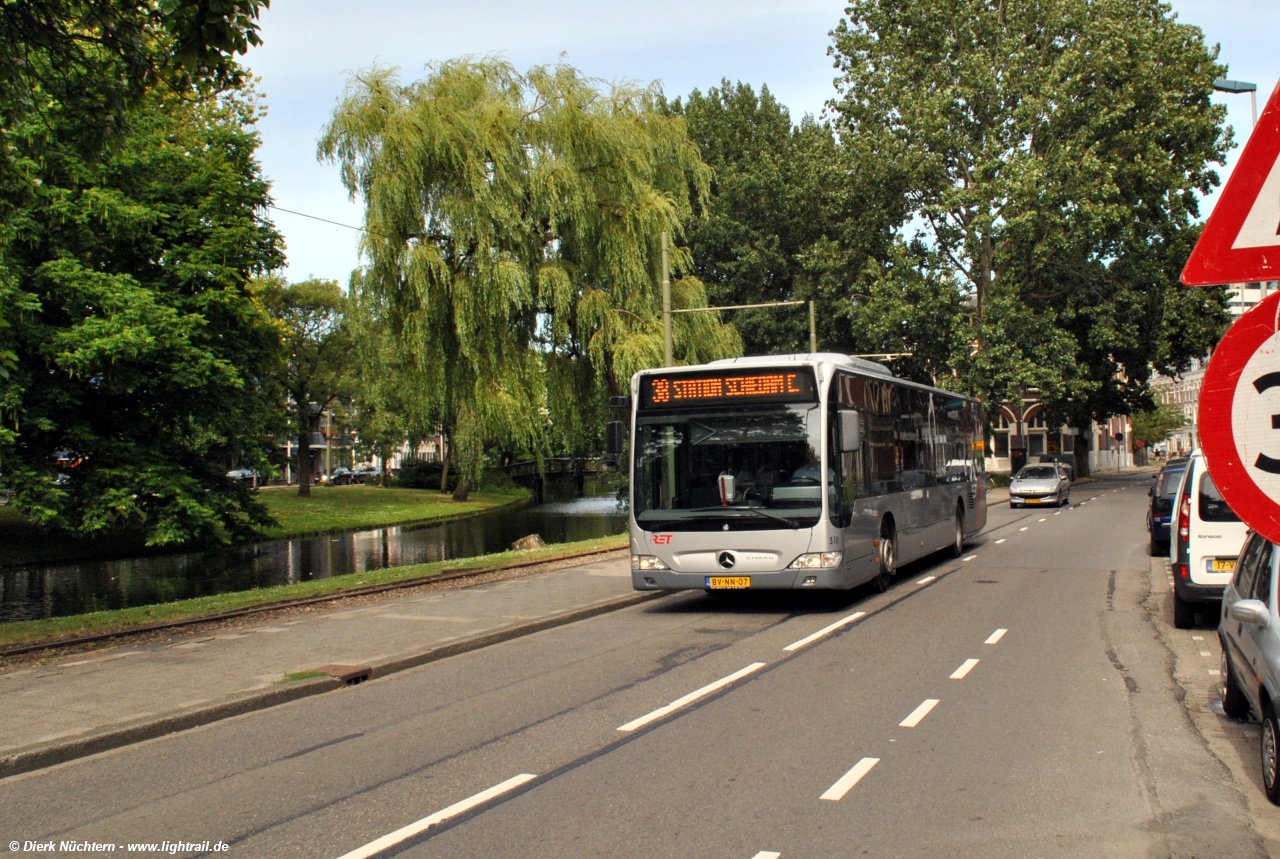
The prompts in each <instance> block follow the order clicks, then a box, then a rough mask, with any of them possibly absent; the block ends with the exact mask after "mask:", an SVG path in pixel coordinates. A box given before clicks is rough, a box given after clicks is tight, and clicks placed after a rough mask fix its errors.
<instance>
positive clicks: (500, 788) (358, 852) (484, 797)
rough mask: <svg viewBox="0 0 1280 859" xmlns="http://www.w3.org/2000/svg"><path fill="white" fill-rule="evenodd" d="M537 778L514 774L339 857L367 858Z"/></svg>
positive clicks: (348, 858)
mask: <svg viewBox="0 0 1280 859" xmlns="http://www.w3.org/2000/svg"><path fill="white" fill-rule="evenodd" d="M535 778H537V776H536V775H532V774H530V773H521V774H520V775H518V776H513V777H512V778H509V779H507V780H506V781H504V782H502V784H495V785H494V786H493V787H491V788H489V789H488V790H482V791H480V792H479V793H477V794H476V795H474V796H470V797H467V798H466V799H464V800H462V801H461V802H455V803H454V804H453V805H451V806H449V807H448V808H446V809H443V810H441V811H437V812H436V813H435V814H430V815H427V816H426V817H424V818H422V819H421V820H419V821H418V822H417V823H410V824H409V825H408V826H404V827H401V828H400V829H397V830H396V831H395V832H392V833H391V834H390V835H384V836H382V837H381V838H379V839H378V840H377V841H370V842H369V843H368V844H366V845H364V846H363V847H357V848H356V849H355V850H352V851H351V852H350V853H344V854H342V856H340V857H339V859H367V857H369V856H373V855H375V854H377V853H381V852H382V851H383V850H386V849H387V848H388V847H392V846H394V845H396V844H399V843H400V842H401V841H405V840H407V839H409V838H412V837H413V836H415V835H418V834H420V833H422V832H424V831H426V829H427V828H428V827H431V826H435V825H436V824H437V823H441V822H443V821H445V820H448V819H449V818H450V817H457V816H458V815H459V814H462V813H463V812H465V811H470V810H471V809H473V808H475V807H476V806H477V805H482V804H483V803H486V802H488V801H489V800H491V799H493V798H494V797H496V796H501V795H502V794H504V793H507V792H508V791H512V790H515V789H516V788H518V787H520V785H522V784H525V783H526V782H529V781H532V780H533V779H535Z"/></svg>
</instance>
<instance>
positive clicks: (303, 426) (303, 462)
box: [295, 400, 319, 498]
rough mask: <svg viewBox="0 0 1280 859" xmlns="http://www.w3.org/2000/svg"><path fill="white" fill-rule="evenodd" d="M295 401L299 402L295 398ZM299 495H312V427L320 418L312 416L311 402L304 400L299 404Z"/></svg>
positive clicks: (303, 496)
mask: <svg viewBox="0 0 1280 859" xmlns="http://www.w3.org/2000/svg"><path fill="white" fill-rule="evenodd" d="M295 402H297V401H296V400H295ZM297 408H298V413H297V425H298V496H299V497H301V498H310V497H311V427H312V426H313V425H314V424H317V423H319V418H315V419H314V420H313V419H312V417H311V404H310V402H304V405H302V406H298V407H297Z"/></svg>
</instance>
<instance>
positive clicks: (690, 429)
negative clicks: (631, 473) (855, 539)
mask: <svg viewBox="0 0 1280 859" xmlns="http://www.w3.org/2000/svg"><path fill="white" fill-rule="evenodd" d="M821 426H822V424H821V420H820V419H819V409H818V406H817V405H812V404H803V405H768V406H764V405H762V406H758V407H755V408H752V409H749V410H727V409H726V410H714V411H712V410H708V411H705V412H699V413H681V414H653V413H641V414H640V415H639V416H638V418H637V421H636V439H635V442H636V443H635V448H634V450H635V458H636V460H635V487H634V497H633V499H632V504H633V510H634V512H635V517H636V522H637V523H638V524H639V525H640V526H641V527H642V528H645V529H646V530H655V529H662V530H684V531H699V530H716V531H720V530H761V529H776V528H808V527H812V526H813V525H815V524H816V523H817V522H818V520H819V518H820V517H821V515H822V493H823V491H824V490H823V483H824V481H823V479H822V477H823V475H822V473H821V467H820V465H819V461H820V451H821V449H822V429H821ZM722 475H723V476H728V477H731V478H732V480H730V481H724V482H722V481H721V480H720V477H721V476H722ZM826 484H827V486H828V488H829V487H830V485H831V481H830V479H829V478H828V480H827V481H826ZM722 488H724V489H730V488H731V491H732V496H731V497H722V495H721V492H722Z"/></svg>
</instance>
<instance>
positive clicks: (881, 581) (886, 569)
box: [873, 525, 898, 593]
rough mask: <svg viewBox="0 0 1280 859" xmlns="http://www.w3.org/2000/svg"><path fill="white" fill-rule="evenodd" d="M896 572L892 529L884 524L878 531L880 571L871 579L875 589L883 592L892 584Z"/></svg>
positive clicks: (896, 561)
mask: <svg viewBox="0 0 1280 859" xmlns="http://www.w3.org/2000/svg"><path fill="white" fill-rule="evenodd" d="M897 572H898V550H897V547H896V546H895V545H894V540H893V531H892V529H890V528H889V526H888V525H885V526H884V527H883V528H882V529H881V531H880V573H879V574H878V575H877V576H876V577H875V579H874V580H873V581H874V582H875V586H876V590H877V591H879V592H880V593H884V592H885V591H887V590H889V585H891V584H893V577H894V574H896V573H897Z"/></svg>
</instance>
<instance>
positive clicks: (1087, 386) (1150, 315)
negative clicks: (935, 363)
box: [831, 0, 1229, 424]
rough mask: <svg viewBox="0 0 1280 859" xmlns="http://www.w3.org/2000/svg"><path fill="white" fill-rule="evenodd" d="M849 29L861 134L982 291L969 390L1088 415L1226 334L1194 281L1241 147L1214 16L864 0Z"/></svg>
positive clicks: (851, 97)
mask: <svg viewBox="0 0 1280 859" xmlns="http://www.w3.org/2000/svg"><path fill="white" fill-rule="evenodd" d="M833 37H834V44H833V47H832V51H831V52H832V54H833V56H834V57H835V59H836V62H837V65H838V68H839V69H840V72H841V77H840V79H839V81H838V88H839V92H840V95H839V97H838V98H837V99H836V100H835V101H834V102H833V103H832V107H833V108H834V110H835V111H836V112H837V113H838V116H839V128H840V132H841V135H842V138H843V139H845V140H847V141H849V142H850V145H851V146H853V147H854V148H855V150H857V152H858V153H859V155H858V159H857V160H858V164H859V167H860V169H863V170H866V171H868V172H869V173H871V174H873V175H876V176H880V177H882V178H883V181H885V182H889V183H893V184H894V185H895V187H905V188H906V189H908V190H907V193H906V201H907V203H908V207H907V213H908V214H909V217H910V220H909V221H908V220H904V221H903V222H902V223H904V224H905V225H906V229H907V231H908V232H910V231H911V230H912V229H917V228H918V231H919V232H920V234H921V239H922V241H921V242H920V243H919V244H920V246H921V247H923V248H925V249H927V251H928V252H929V253H932V254H937V255H940V256H941V257H942V258H944V259H945V260H946V261H947V263H948V265H949V267H950V269H951V271H952V273H953V275H954V277H955V278H956V279H957V280H958V281H959V283H960V285H961V286H962V288H963V290H964V292H965V293H966V294H967V296H968V300H969V302H970V304H971V306H972V329H971V332H970V334H971V337H970V338H966V339H971V340H973V341H975V342H976V344H977V346H978V348H977V349H976V351H973V350H970V351H969V352H966V353H963V354H962V355H961V356H959V357H960V358H961V359H962V360H961V361H959V366H960V369H961V372H962V374H963V376H964V381H965V383H966V384H967V386H968V387H969V388H970V389H972V390H973V391H974V392H976V393H979V394H981V395H983V396H984V397H985V398H988V399H996V400H999V399H1001V398H1003V397H1005V396H1007V395H1008V394H1009V392H1010V390H1011V389H1020V388H1025V387H1027V386H1031V387H1037V388H1040V392H1041V397H1042V398H1043V399H1044V400H1045V402H1046V403H1047V404H1048V405H1049V407H1050V412H1051V414H1053V415H1055V416H1058V417H1063V418H1066V419H1067V420H1068V421H1069V422H1071V423H1076V424H1081V423H1084V422H1087V421H1088V420H1089V419H1090V418H1103V417H1106V416H1107V415H1110V414H1116V413H1126V412H1128V411H1130V410H1131V409H1133V408H1137V407H1141V406H1143V405H1146V404H1148V403H1149V395H1148V392H1147V390H1146V377H1147V375H1148V372H1149V368H1150V367H1151V366H1152V365H1155V366H1158V367H1164V368H1167V369H1169V370H1171V371H1176V370H1177V369H1179V368H1185V367H1186V365H1187V363H1188V362H1189V361H1190V359H1191V358H1193V357H1198V356H1200V355H1203V354H1204V352H1205V350H1206V349H1207V348H1208V347H1209V346H1211V345H1212V343H1213V342H1214V341H1215V340H1216V337H1217V336H1218V335H1219V334H1220V333H1221V326H1222V325H1223V324H1224V323H1225V319H1224V317H1223V316H1222V314H1221V295H1220V292H1216V291H1203V292H1194V293H1187V292H1180V291H1179V288H1178V287H1177V286H1176V283H1177V274H1176V272H1177V269H1178V268H1179V267H1180V263H1181V261H1182V260H1184V259H1185V254H1186V251H1187V249H1189V247H1190V244H1189V243H1190V241H1193V240H1194V234H1195V228H1194V227H1193V225H1192V221H1193V219H1194V218H1195V217H1196V216H1197V214H1198V213H1197V199H1198V195H1201V194H1204V193H1206V192H1207V191H1209V190H1210V188H1211V187H1212V186H1213V185H1214V184H1215V183H1216V181H1217V177H1216V175H1215V173H1214V172H1213V170H1212V169H1211V167H1210V165H1211V164H1212V163H1215V162H1220V161H1221V160H1222V157H1223V154H1224V152H1225V151H1226V147H1227V145H1228V144H1229V137H1228V135H1227V134H1226V133H1225V132H1223V131H1222V128H1221V122H1222V119H1223V109H1222V108H1221V107H1215V106H1214V105H1212V104H1211V103H1210V100H1209V96H1210V91H1211V84H1212V81H1213V79H1214V78H1215V77H1218V76H1220V75H1222V74H1223V73H1224V71H1225V69H1224V67H1223V66H1221V65H1219V64H1218V63H1217V62H1216V61H1215V57H1216V53H1215V51H1212V50H1209V49H1208V48H1206V46H1205V44H1204V42H1203V38H1202V36H1201V34H1200V32H1199V31H1198V30H1196V29H1195V28H1192V27H1188V26H1186V25H1183V24H1180V23H1178V22H1177V20H1176V18H1175V16H1173V15H1172V14H1171V13H1170V10H1169V7H1168V6H1167V5H1165V4H1163V3H1160V2H1158V0H1027V1H1026V2H1015V0H919V2H913V3H908V4H903V3H898V2H893V0H855V2H853V3H852V4H851V5H850V6H849V7H848V8H847V9H846V18H845V19H844V20H842V21H841V23H840V25H839V26H838V27H837V28H836V30H835V31H834V33H833ZM966 356H967V357H966Z"/></svg>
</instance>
